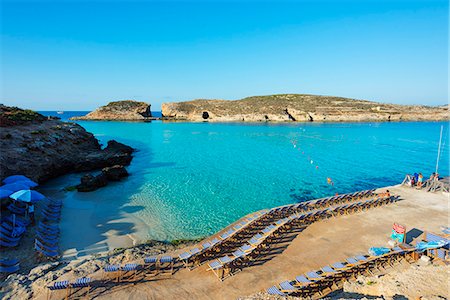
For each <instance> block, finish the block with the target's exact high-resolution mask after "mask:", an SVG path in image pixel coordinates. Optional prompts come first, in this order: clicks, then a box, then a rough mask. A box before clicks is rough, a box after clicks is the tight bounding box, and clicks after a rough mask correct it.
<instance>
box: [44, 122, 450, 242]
mask: <svg viewBox="0 0 450 300" xmlns="http://www.w3.org/2000/svg"><path fill="white" fill-rule="evenodd" d="M78 123H79V124H80V125H81V126H83V127H84V128H86V130H88V131H90V132H92V133H94V134H95V136H96V137H97V138H98V139H99V140H100V141H101V143H103V145H106V143H107V141H108V140H111V139H115V140H117V141H119V142H122V143H125V144H127V145H130V146H132V147H134V148H135V149H136V150H137V151H136V152H135V153H134V158H133V161H132V163H131V165H130V166H128V167H127V169H128V171H129V173H130V176H129V177H128V178H126V179H124V180H122V181H121V182H116V183H111V184H109V185H108V186H106V187H103V188H101V189H99V190H97V191H94V192H91V193H78V192H66V193H64V195H66V196H62V197H67V199H66V200H65V201H67V203H68V205H70V203H71V202H73V203H82V204H83V205H86V207H89V209H91V210H93V211H94V212H95V213H94V214H97V213H98V217H96V218H93V219H91V220H90V222H91V223H92V224H91V225H92V226H94V227H96V228H98V229H99V230H100V231H102V230H104V231H107V230H115V234H117V235H127V234H137V235H138V236H139V237H140V239H141V240H145V239H157V240H173V239H184V238H198V237H203V236H205V235H208V234H212V233H214V232H216V231H218V230H220V229H221V228H222V227H224V226H226V225H228V224H229V223H231V222H233V221H235V220H237V219H239V218H240V217H242V216H244V215H246V214H248V213H250V212H253V211H257V210H260V209H264V208H271V207H274V206H279V205H284V204H288V203H294V202H300V201H305V200H309V199H314V198H319V197H324V196H329V195H334V194H336V193H339V194H340V193H348V192H354V191H358V190H363V189H370V188H377V187H383V186H389V185H394V184H398V183H400V182H401V181H402V180H403V178H404V177H405V175H406V174H407V173H410V174H412V173H414V172H422V173H423V174H424V176H425V178H427V177H428V176H429V175H430V174H431V173H432V172H434V170H435V166H436V157H437V154H438V153H437V152H438V143H439V133H440V127H441V125H443V126H444V137H443V147H442V153H441V158H440V161H439V172H440V173H441V174H442V175H448V174H449V146H448V142H449V141H448V133H449V131H448V129H449V126H448V123H440V122H420V123H419V122H403V123H395V122H392V123H336V124H326V123H325V124H319V123H288V124H273V123H188V122H162V121H153V122H148V123H144V122H98V121H79V122H78ZM79 177H80V174H75V175H68V176H64V177H61V178H58V179H56V180H52V181H50V182H49V183H47V184H46V185H45V186H44V187H43V188H44V191H45V189H49V190H48V192H50V190H51V189H59V190H61V189H62V188H64V186H68V185H72V184H76V183H77V182H79ZM328 178H329V179H330V180H331V181H332V182H330V183H329V182H328ZM123 216H127V218H128V220H129V219H130V218H134V219H135V220H136V223H135V222H129V224H128V223H127V224H125V225H126V226H119V225H117V224H116V223H114V222H116V221H115V220H116V219H119V218H120V217H123ZM137 223H139V224H144V225H145V226H136V225H135V224H137ZM116 225H117V226H116ZM122 225H124V224H122ZM74 226H76V224H74Z"/></svg>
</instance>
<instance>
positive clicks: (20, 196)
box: [9, 190, 45, 203]
mask: <svg viewBox="0 0 450 300" xmlns="http://www.w3.org/2000/svg"><path fill="white" fill-rule="evenodd" d="M9 197H10V198H12V199H14V200H17V201H22V202H28V203H36V202H38V201H40V200H42V199H45V196H44V195H42V194H41V193H39V192H36V191H33V190H21V191H18V192H15V193H14V194H12V195H11V196H9Z"/></svg>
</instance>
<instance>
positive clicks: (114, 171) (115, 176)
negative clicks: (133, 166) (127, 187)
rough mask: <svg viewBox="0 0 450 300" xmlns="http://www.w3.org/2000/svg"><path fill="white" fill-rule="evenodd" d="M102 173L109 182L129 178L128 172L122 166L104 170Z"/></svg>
mask: <svg viewBox="0 0 450 300" xmlns="http://www.w3.org/2000/svg"><path fill="white" fill-rule="evenodd" d="M102 173H103V174H104V175H105V176H106V178H107V179H108V180H109V181H119V180H120V179H122V178H123V177H127V176H128V172H127V170H126V169H125V167H124V166H121V165H115V166H112V167H106V168H103V170H102Z"/></svg>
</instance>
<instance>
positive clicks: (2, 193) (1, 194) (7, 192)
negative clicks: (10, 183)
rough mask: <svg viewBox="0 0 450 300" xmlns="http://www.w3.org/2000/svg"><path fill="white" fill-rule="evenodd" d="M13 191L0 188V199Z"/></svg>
mask: <svg viewBox="0 0 450 300" xmlns="http://www.w3.org/2000/svg"><path fill="white" fill-rule="evenodd" d="M13 193H14V192H13V191H10V190H3V189H0V199H2V198H8V197H9V195H11V194H13Z"/></svg>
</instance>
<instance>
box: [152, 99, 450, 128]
mask: <svg viewBox="0 0 450 300" xmlns="http://www.w3.org/2000/svg"><path fill="white" fill-rule="evenodd" d="M161 108H162V115H163V118H164V119H167V120H187V121H194V122H204V121H208V122H366V121H369V122H390V121H425V120H430V121H440V120H449V113H448V109H449V107H448V105H447V106H439V107H431V106H419V105H395V104H385V103H377V102H372V101H366V100H357V99H349V98H342V97H332V96H317V95H304V94H282V95H270V96H255V97H248V98H244V99H241V100H233V101H231V100H229V101H227V100H205V99H199V100H193V101H186V102H178V103H163V104H162V107H161Z"/></svg>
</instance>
